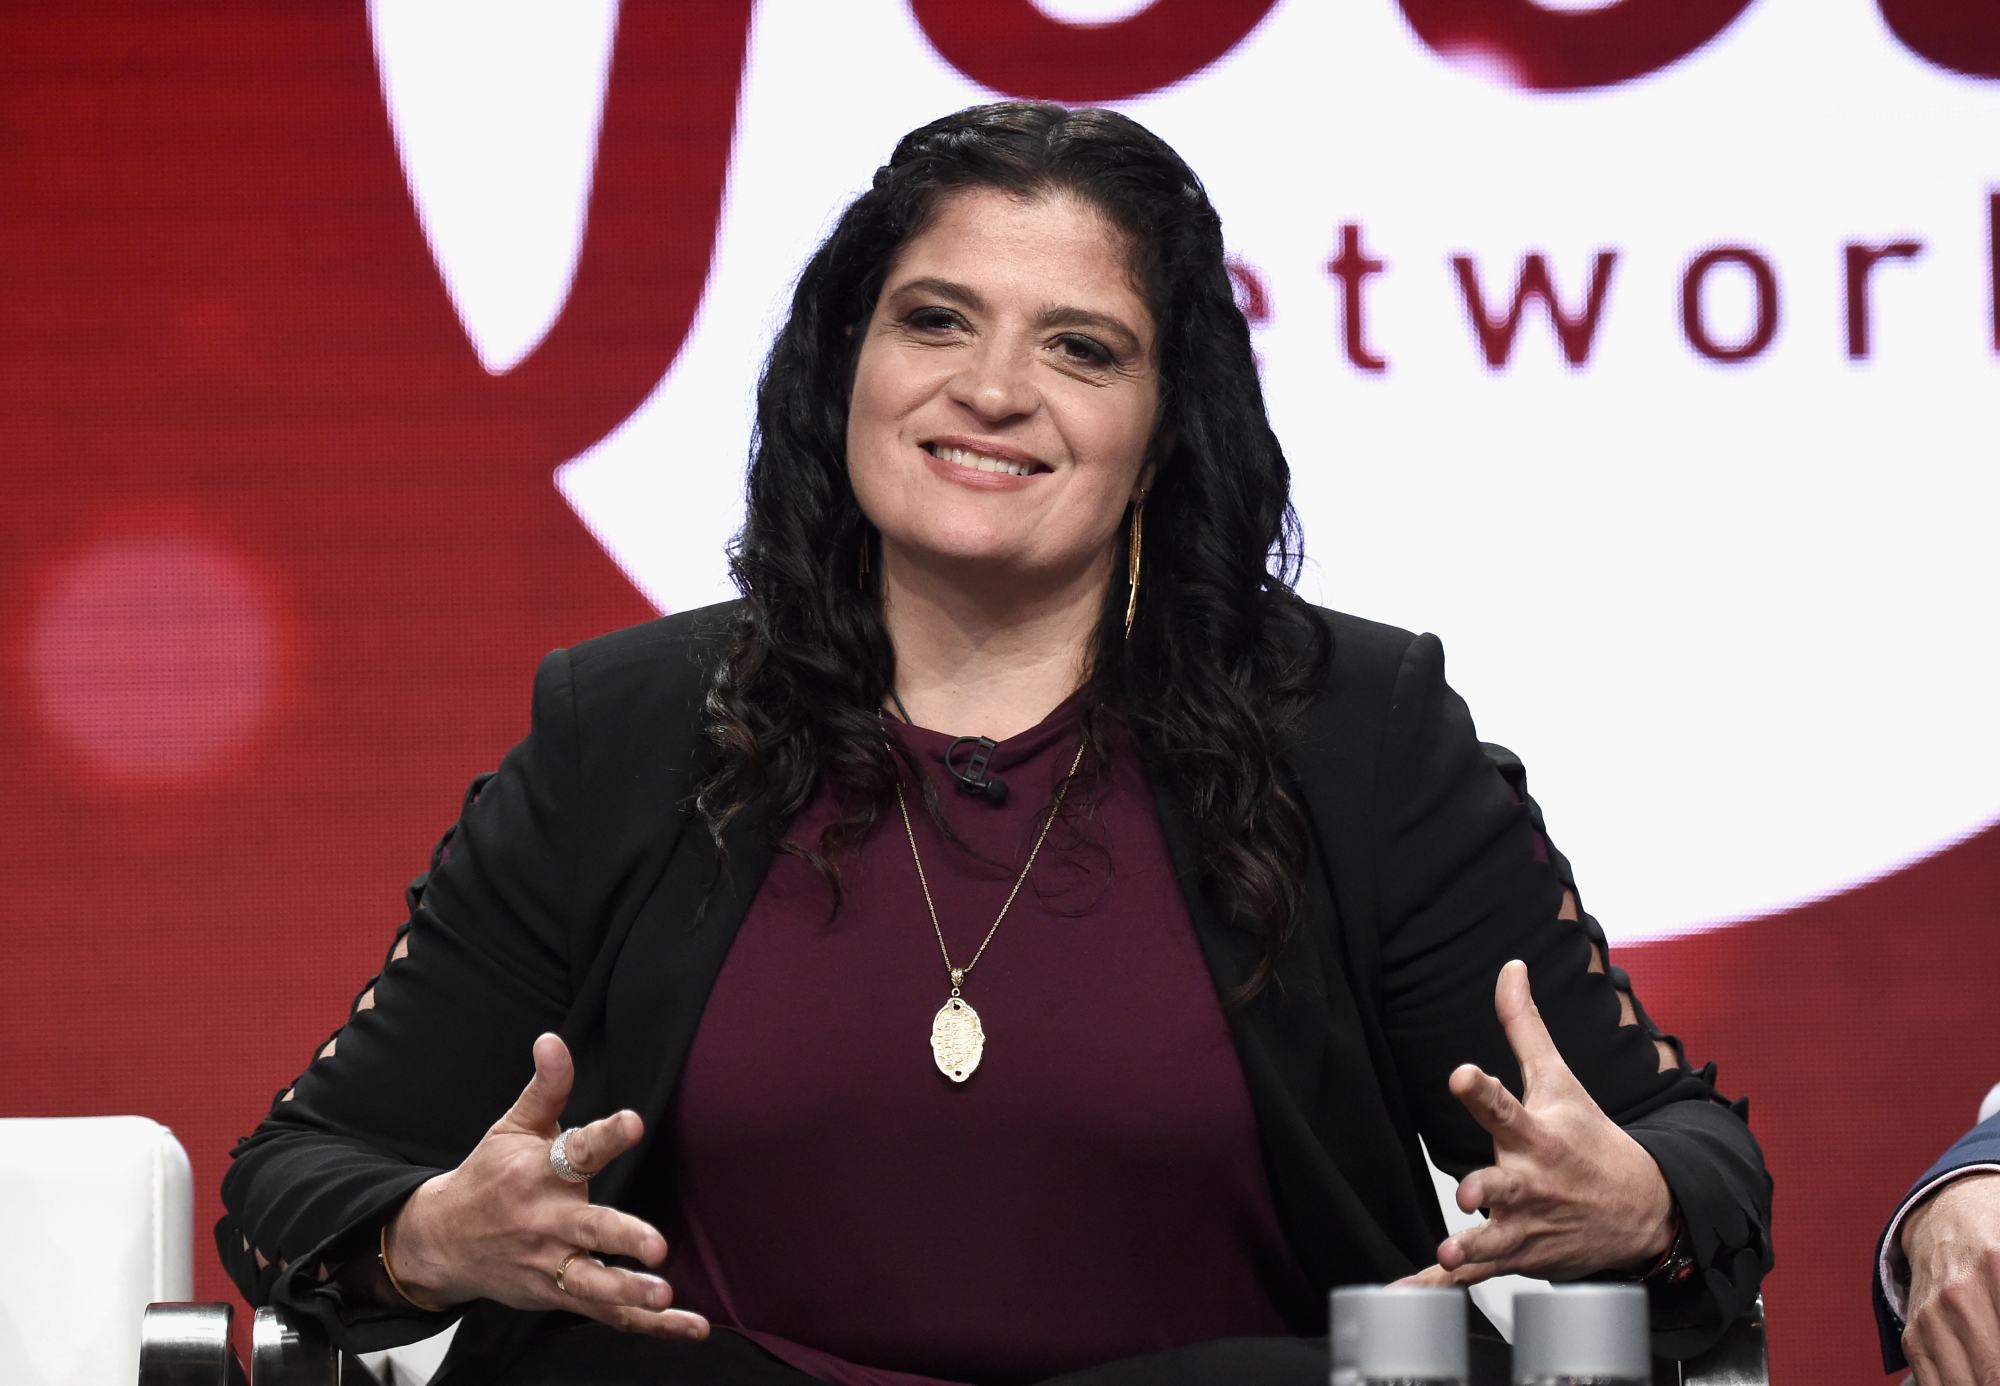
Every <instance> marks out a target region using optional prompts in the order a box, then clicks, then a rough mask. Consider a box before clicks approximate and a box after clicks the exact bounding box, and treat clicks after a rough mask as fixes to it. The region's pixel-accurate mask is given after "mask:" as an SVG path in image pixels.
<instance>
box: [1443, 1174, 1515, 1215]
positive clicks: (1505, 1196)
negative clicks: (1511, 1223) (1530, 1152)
mask: <svg viewBox="0 0 2000 1386" xmlns="http://www.w3.org/2000/svg"><path fill="white" fill-rule="evenodd" d="M1526 1192H1527V1181H1526V1180H1525V1179H1523V1178H1522V1176H1521V1174H1520V1172H1519V1171H1517V1170H1511V1169H1499V1168H1497V1167H1496V1168H1489V1169H1476V1170H1474V1171H1473V1172H1472V1173H1470V1174H1468V1175H1466V1176H1465V1178H1463V1179H1461V1180H1459V1183H1458V1206H1459V1208H1460V1209H1461V1210H1462V1211H1464V1212H1467V1213H1476V1212H1478V1211H1479V1210H1480V1209H1481V1208H1485V1209H1489V1210H1491V1209H1495V1208H1506V1207H1509V1206H1511V1205H1512V1204H1514V1203H1516V1202H1518V1201H1519V1200H1520V1198H1521V1196H1522V1195H1523V1194H1524V1193H1526Z"/></svg>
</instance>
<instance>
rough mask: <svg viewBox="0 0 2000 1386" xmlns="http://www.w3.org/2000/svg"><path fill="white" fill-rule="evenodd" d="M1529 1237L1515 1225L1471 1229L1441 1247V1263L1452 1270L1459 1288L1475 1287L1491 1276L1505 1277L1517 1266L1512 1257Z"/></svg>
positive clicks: (1493, 1223) (1495, 1223) (1494, 1223)
mask: <svg viewBox="0 0 2000 1386" xmlns="http://www.w3.org/2000/svg"><path fill="white" fill-rule="evenodd" d="M1525 1240H1526V1235H1525V1233H1524V1232H1523V1231H1522V1229H1521V1227H1520V1226H1519V1225H1518V1224H1517V1223H1514V1222H1501V1221H1490V1222H1484V1223H1481V1224H1480V1225H1479V1226H1477V1227H1469V1228H1467V1229H1466V1230H1465V1231H1463V1232H1460V1233H1459V1234H1458V1235H1457V1236H1454V1237H1450V1238H1447V1239H1446V1240H1445V1241H1443V1242H1441V1243H1439V1244H1438V1264H1439V1265H1440V1266H1443V1267H1444V1268H1445V1269H1446V1270H1448V1271H1451V1272H1452V1273H1453V1274H1454V1275H1455V1276H1456V1277H1457V1278H1456V1279H1455V1280H1454V1281H1453V1282H1452V1283H1454V1284H1457V1285H1473V1284H1477V1283H1478V1282H1479V1281H1481V1280H1485V1279H1487V1278H1488V1277H1489V1276H1495V1275H1505V1274H1507V1273H1508V1272H1509V1271H1511V1270H1513V1269H1514V1268H1515V1267H1514V1265H1513V1263H1512V1262H1511V1261H1509V1260H1508V1258H1509V1257H1511V1256H1512V1255H1514V1253H1515V1252H1517V1251H1519V1250H1520V1249H1521V1245H1522V1243H1523V1242H1524V1241H1525Z"/></svg>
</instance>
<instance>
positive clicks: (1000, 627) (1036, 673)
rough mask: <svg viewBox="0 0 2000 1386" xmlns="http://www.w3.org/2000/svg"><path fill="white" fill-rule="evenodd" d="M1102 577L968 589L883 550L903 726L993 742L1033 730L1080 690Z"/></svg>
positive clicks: (1100, 571)
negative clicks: (1039, 585) (1026, 587)
mask: <svg viewBox="0 0 2000 1386" xmlns="http://www.w3.org/2000/svg"><path fill="white" fill-rule="evenodd" d="M1109 579H1110V571H1109V565H1108V563H1107V564H1104V565H1099V566H1097V567H1096V569H1095V571H1091V572H1084V573H1080V574H1078V575H1077V576H1076V578H1074V579H1073V580H1070V581H1066V582H1061V583H1057V584H1054V585H1052V586H1050V587H1046V588H1041V589H1037V590H1033V591H1025V590H1023V589H1021V588H1019V587H1015V586H1009V585H1007V584H1005V583H1003V582H988V583H986V584H984V585H982V586H981V587H980V588H979V589H978V590H970V589H969V588H968V585H967V584H966V583H964V582H962V581H953V580H952V575H947V574H944V573H940V572H937V571H935V570H934V569H922V568H919V567H917V565H915V564H913V563H910V562H907V561H898V556H896V555H893V554H891V553H887V552H885V553H884V554H883V561H882V617H883V620H884V622H885V623H886V624H887V626H888V630H889V641H890V643H891V644H892V645H893V646H894V647H895V650H896V694H897V696H898V697H899V698H901V699H902V702H903V707H904V708H905V709H906V710H907V711H908V713H909V717H910V720H911V721H912V722H914V723H916V724H917V725H918V726H920V727H928V728H929V729H931V730H932V731H943V732H950V733H952V734H954V735H958V734H964V735H966V736H990V737H992V738H993V739H994V740H995V741H1004V740H1006V739H1007V738H1008V737H1010V736H1017V735H1019V734H1020V733H1021V732H1024V731H1026V730H1028V729H1029V728H1030V727H1033V726H1035V725H1036V724H1037V723H1039V722H1040V721H1041V720H1042V719H1043V718H1045V717H1047V716H1048V714H1049V712H1050V710H1051V709H1053V708H1054V707H1055V706H1056V705H1057V704H1058V703H1060V702H1062V700H1063V699H1065V698H1067V697H1068V696H1069V695H1070V694H1071V693H1073V692H1075V691H1076V689H1077V688H1078V686H1079V685H1081V684H1082V683H1083V681H1084V678H1085V676H1086V671H1087V670H1088V668H1089V652H1090V647H1091V643H1092V642H1093V640H1095V638H1096V634H1097V624H1098V620H1099V618H1100V616H1101V615H1102V613H1103V610H1104V591H1105V583H1106V582H1108V581H1109Z"/></svg>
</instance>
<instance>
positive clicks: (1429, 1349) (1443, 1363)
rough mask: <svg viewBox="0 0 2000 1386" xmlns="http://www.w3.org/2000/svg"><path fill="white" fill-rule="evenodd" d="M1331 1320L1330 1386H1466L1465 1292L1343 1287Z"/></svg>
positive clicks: (1334, 1301) (1335, 1299)
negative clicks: (1331, 1365) (1331, 1381)
mask: <svg viewBox="0 0 2000 1386" xmlns="http://www.w3.org/2000/svg"><path fill="white" fill-rule="evenodd" d="M1332 1316H1333V1334H1332V1356H1333V1386H1465V1380H1466V1372H1467V1370H1468V1364H1467V1347H1466V1339H1465V1291H1463V1290H1461V1289H1457V1288H1449V1287H1448V1288H1442V1289H1433V1288H1428V1287H1426V1288H1422V1289H1419V1288H1416V1287H1413V1286H1392V1285H1343V1286H1341V1287H1340V1288H1339V1289H1337V1290H1335V1291H1334V1292H1333V1294H1332Z"/></svg>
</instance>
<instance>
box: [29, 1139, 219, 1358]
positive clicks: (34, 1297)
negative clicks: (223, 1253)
mask: <svg viewBox="0 0 2000 1386" xmlns="http://www.w3.org/2000/svg"><path fill="white" fill-rule="evenodd" d="M193 1184H194V1180H193V1173H192V1171H191V1170H190V1169H189V1167H188V1158H187V1152H186V1151H184V1150H182V1149H181V1144H180V1142H179V1141H177V1140H175V1139H174V1133H173V1132H171V1131H169V1130H168V1129H167V1128H166V1127H164V1126H162V1125H160V1124H159V1123H158V1122H156V1121H150V1120H148V1119H147V1118H145V1117H136V1116H113V1117H7V1118H0V1249H4V1253H5V1254H4V1255H0V1381H4V1382H9V1383H12V1382H23V1383H36V1386H71V1384H72V1383H75V1386H102V1383H104V1382H125V1381H135V1380H137V1379H138V1372H139V1326H140V1318H141V1315H142V1314H143V1313H144V1311H145V1308H146V1306H147V1305H148V1304H150V1303H152V1302H153V1301H155V1300H172V1299H186V1298H187V1297H188V1296H189V1295H191V1294H192V1293H193V1292H194V1256H193V1245H192V1228H193V1221H194V1193H193Z"/></svg>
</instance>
